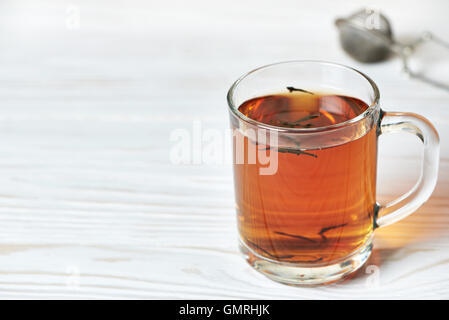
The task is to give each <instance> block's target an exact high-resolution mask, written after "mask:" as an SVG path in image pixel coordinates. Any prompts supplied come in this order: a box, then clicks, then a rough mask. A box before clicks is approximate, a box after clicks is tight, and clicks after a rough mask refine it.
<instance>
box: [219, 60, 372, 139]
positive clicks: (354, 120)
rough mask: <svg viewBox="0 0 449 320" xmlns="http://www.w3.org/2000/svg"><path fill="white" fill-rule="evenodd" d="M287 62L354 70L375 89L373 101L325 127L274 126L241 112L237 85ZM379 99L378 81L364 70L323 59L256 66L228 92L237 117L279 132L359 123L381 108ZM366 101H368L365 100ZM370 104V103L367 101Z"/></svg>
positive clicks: (304, 130) (320, 128)
mask: <svg viewBox="0 0 449 320" xmlns="http://www.w3.org/2000/svg"><path fill="white" fill-rule="evenodd" d="M285 64H316V65H326V66H331V67H337V68H340V69H342V70H346V71H350V72H354V73H356V74H358V75H360V76H361V77H362V78H364V79H365V80H366V81H367V82H368V83H369V85H370V86H371V89H372V90H373V92H372V93H373V99H372V101H371V102H370V103H369V107H368V108H367V109H366V110H365V111H364V112H363V113H361V114H359V115H358V116H356V117H354V118H352V119H349V120H347V121H344V122H340V123H336V124H332V125H329V126H323V127H316V128H286V127H278V126H273V125H269V124H266V123H263V122H260V121H257V120H254V119H251V118H249V117H247V116H245V115H244V114H243V113H241V112H240V111H239V110H238V107H239V106H236V105H235V103H234V93H235V90H236V89H237V87H238V86H239V85H240V84H241V83H242V82H243V81H244V80H245V79H246V78H247V77H248V76H250V75H252V74H255V73H257V72H259V71H263V70H266V69H269V68H271V67H276V66H280V65H285ZM379 99H380V92H379V88H378V87H377V85H376V83H375V82H374V81H373V80H372V79H371V78H370V77H368V76H367V75H366V74H364V73H363V72H361V71H359V70H357V69H355V68H351V67H348V66H346V65H343V64H340V63H335V62H328V61H321V60H289V61H281V62H276V63H271V64H267V65H264V66H261V67H259V68H256V69H254V70H251V71H249V72H247V73H245V74H244V75H242V76H241V77H239V78H238V79H237V80H236V81H235V82H234V83H233V84H232V86H231V88H230V89H229V91H228V94H227V101H228V107H229V109H230V110H231V112H232V114H234V116H236V117H237V118H239V119H241V120H243V121H245V122H247V123H249V124H252V125H255V126H257V127H260V128H264V129H267V130H275V131H279V132H288V133H301V132H303V133H313V132H323V131H328V130H333V129H338V128H342V127H346V126H348V125H351V124H354V123H357V122H359V121H361V120H363V119H365V118H367V117H368V116H369V115H371V114H372V113H373V112H375V111H376V110H378V109H380V107H379ZM365 103H366V101H365ZM367 104H368V103H367Z"/></svg>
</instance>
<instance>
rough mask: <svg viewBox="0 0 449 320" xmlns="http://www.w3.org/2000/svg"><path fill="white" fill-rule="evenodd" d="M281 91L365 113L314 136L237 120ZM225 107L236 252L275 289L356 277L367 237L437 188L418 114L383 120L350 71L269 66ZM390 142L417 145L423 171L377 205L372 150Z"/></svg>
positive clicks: (431, 143)
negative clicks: (325, 96)
mask: <svg viewBox="0 0 449 320" xmlns="http://www.w3.org/2000/svg"><path fill="white" fill-rule="evenodd" d="M287 86H292V87H295V88H301V89H305V90H307V91H310V92H325V93H330V94H339V95H344V96H349V97H354V98H358V99H360V100H361V101H363V102H365V103H366V104H367V105H368V108H367V109H366V111H364V112H363V113H362V114H360V115H358V116H357V117H355V118H352V119H350V120H348V121H345V122H342V123H337V124H333V125H329V126H326V127H315V128H285V127H277V126H272V125H269V124H265V123H261V122H258V121H256V120H253V119H250V118H248V117H246V116H245V115H244V114H242V113H241V112H239V110H238V107H239V106H240V105H241V104H242V103H243V102H245V101H248V100H249V99H252V98H255V97H261V96H266V95H270V94H277V93H279V92H283V91H285V88H286V87H287ZM227 98H228V105H229V110H230V118H231V127H232V129H233V149H234V183H235V197H236V210H237V222H238V228H239V235H240V249H241V251H242V253H243V254H244V256H245V258H246V260H247V261H248V262H249V263H250V264H251V265H252V266H253V267H254V268H255V269H256V270H258V271H259V272H261V273H263V274H265V275H266V276H268V277H269V278H271V279H273V280H275V281H278V282H281V283H286V284H292V285H316V284H324V283H331V282H334V281H337V280H339V279H341V278H343V277H344V276H346V275H348V274H350V273H352V272H354V271H355V270H357V269H358V268H360V267H361V266H362V265H363V264H364V263H365V262H366V261H367V259H368V257H369V256H370V254H371V251H372V238H373V232H374V230H375V229H376V228H379V227H382V226H385V225H389V224H391V223H394V222H396V221H398V220H400V219H402V218H404V217H406V216H408V215H409V214H411V213H412V212H414V211H415V210H416V209H417V208H418V207H420V206H421V205H422V204H423V203H424V202H425V201H426V200H427V199H428V198H429V197H430V195H431V193H432V191H433V189H434V187H435V184H436V181H437V174H438V161H439V137H438V133H437V132H436V130H435V128H434V127H433V126H432V124H431V123H430V122H429V121H428V120H426V119H425V118H423V117H422V116H420V115H417V114H413V113H405V112H384V111H382V110H381V109H380V106H379V90H378V88H377V86H376V84H375V83H374V82H373V81H372V80H371V79H370V78H369V77H367V76H366V75H364V74H363V73H361V72H359V71H357V70H355V69H352V68H349V67H346V66H343V65H339V64H334V63H328V62H319V61H289V62H281V63H277V64H272V65H268V66H264V67H261V68H258V69H256V70H253V71H251V72H249V73H247V74H246V75H244V76H242V77H241V78H240V79H238V80H237V81H236V82H235V83H234V84H233V85H232V87H231V89H230V90H229V92H228V96H227ZM388 132H407V133H411V134H414V135H416V136H417V137H418V138H419V139H420V140H421V141H422V143H423V145H424V148H423V155H424V156H423V162H422V171H421V175H420V178H419V180H418V182H417V183H416V185H415V186H414V187H413V188H412V189H411V190H410V191H409V192H407V193H406V194H404V195H403V196H401V197H400V198H398V199H396V200H394V201H392V202H390V203H386V204H378V203H377V202H376V198H375V197H376V169H377V140H378V137H379V135H380V134H384V133H388Z"/></svg>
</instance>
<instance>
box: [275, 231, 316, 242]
mask: <svg viewBox="0 0 449 320" xmlns="http://www.w3.org/2000/svg"><path fill="white" fill-rule="evenodd" d="M274 233H276V234H279V235H281V236H286V237H292V238H296V239H302V240H305V241H309V242H312V243H316V241H315V240H313V239H310V238H307V237H304V236H300V235H297V234H289V233H285V232H281V231H274Z"/></svg>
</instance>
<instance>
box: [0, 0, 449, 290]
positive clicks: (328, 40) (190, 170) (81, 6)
mask: <svg viewBox="0 0 449 320" xmlns="http://www.w3.org/2000/svg"><path fill="white" fill-rule="evenodd" d="M345 3H347V4H346V5H345V6H344V7H339V6H338V4H336V2H333V1H322V0H319V1H313V2H310V1H307V2H304V1H298V0H295V1H293V0H291V1H281V2H277V3H276V5H273V2H269V1H248V2H244V3H242V2H241V1H226V2H221V3H220V2H215V1H204V0H195V1H189V2H188V4H187V3H186V2H183V1H170V2H167V3H164V2H160V1H149V2H148V1H136V0H133V1H129V0H127V1H124V0H121V1H92V0H73V1H70V2H69V1H56V0H55V1H50V0H42V1H39V2H35V1H31V0H28V1H25V0H9V1H2V4H1V5H0V46H1V50H0V70H1V72H0V101H2V103H1V107H0V145H1V146H2V148H1V149H0V177H1V178H0V179H1V180H0V217H1V220H0V221H1V223H0V298H152V299H160V298H204V299H222V298H226V299H227V298H229V299H240V298H246V299H265V298H271V299H313V298H341V299H351V298H356V299H360V298H386V299H391V298H436V299H447V298H449V232H448V230H449V215H448V214H447V212H448V208H449V146H448V143H447V140H448V139H449V120H448V119H449V93H448V92H445V91H442V90H439V89H435V88H432V87H429V86H426V85H424V84H422V83H419V82H416V81H413V80H410V79H407V78H405V77H404V76H403V75H401V74H400V63H399V61H398V60H397V59H394V58H392V59H390V60H388V61H386V62H383V63H380V64H375V65H363V64H358V63H355V62H354V61H352V60H351V59H350V58H349V57H347V56H346V55H345V54H344V53H343V52H342V50H341V49H340V48H339V44H338V41H337V33H336V31H335V28H334V26H333V19H334V18H335V17H336V16H341V15H345V14H347V13H349V12H350V11H351V10H355V9H358V8H359V7H361V6H362V5H363V4H362V3H361V2H357V1H349V2H345ZM376 5H377V6H378V7H380V8H382V9H383V10H384V11H385V12H386V13H387V14H388V16H389V17H390V18H391V20H392V21H393V26H394V28H395V29H394V30H395V33H396V34H397V35H398V37H399V36H402V37H410V36H412V35H414V34H415V35H416V34H419V32H421V31H422V30H426V29H427V30H431V31H434V32H435V33H437V34H439V35H440V36H441V37H446V38H449V29H448V28H447V17H446V13H447V12H448V9H449V7H448V2H447V1H443V0H441V1H426V2H425V3H423V2H418V1H413V2H411V1H395V2H394V4H393V3H391V1H378V2H377V3H376ZM323 8H326V9H325V10H323ZM405 8H407V10H404V9H405ZM76 15H79V18H80V19H79V20H78V22H79V24H77V21H73V20H72V19H73V18H74V17H75V18H76ZM435 52H437V50H428V51H426V50H424V49H423V50H421V51H420V52H419V57H421V58H422V60H425V61H429V64H426V65H425V66H426V67H428V68H427V69H426V70H427V71H429V72H434V73H435V75H436V76H440V77H443V78H444V76H446V80H447V81H448V82H449V78H447V74H448V72H445V71H444V70H449V54H447V55H446V56H444V54H442V55H441V58H437V57H436V56H434V54H436V53H435ZM429 57H430V59H429ZM291 59H322V60H329V61H335V62H340V63H344V64H347V65H351V66H354V67H356V68H358V69H360V70H362V71H364V72H365V73H367V74H368V75H370V76H371V77H372V78H373V79H374V80H375V81H376V82H377V83H378V85H379V87H380V89H381V101H382V108H384V109H386V110H391V111H393V110H401V111H409V112H416V113H420V114H422V115H424V116H426V117H427V118H429V119H430V120H431V121H432V122H433V123H434V124H435V126H436V127H437V129H438V131H439V132H440V136H441V164H440V174H439V182H438V185H437V188H436V190H435V192H434V194H433V196H432V198H431V199H430V200H429V201H428V202H427V203H426V204H425V205H424V206H423V207H422V208H421V209H419V211H418V212H416V213H415V214H413V215H412V216H410V217H408V218H406V219H405V220H403V221H401V222H399V223H397V224H395V225H393V226H389V227H386V228H385V229H381V230H378V231H377V232H376V240H375V251H374V253H373V255H372V257H371V259H370V261H369V262H368V263H367V265H366V266H365V267H363V268H362V269H361V270H360V271H359V272H358V273H357V274H356V275H355V276H354V277H353V278H352V279H349V280H347V281H344V282H343V283H339V284H336V285H331V286H325V287H318V288H293V287H288V286H284V285H280V284H277V283H274V282H272V281H270V280H268V279H266V278H265V277H263V276H262V275H260V274H258V273H257V272H255V271H253V270H252V269H251V268H250V267H249V266H248V265H247V264H246V263H245V262H244V260H243V259H242V258H241V256H240V255H239V253H238V251H237V241H236V239H237V233H236V223H235V212H234V198H233V197H234V194H233V182H232V171H231V167H230V166H229V164H217V165H207V164H199V165H175V164H173V163H172V162H170V150H171V147H172V146H173V143H172V142H171V141H170V134H171V133H172V132H173V131H174V130H177V129H185V130H188V131H189V132H191V131H192V127H193V126H194V124H195V121H200V123H201V125H202V127H203V129H205V130H207V129H216V130H225V129H226V128H227V127H228V115H227V109H226V101H225V95H226V91H227V89H228V88H229V86H230V85H231V83H232V82H233V81H234V80H235V79H236V78H237V77H238V76H240V75H241V74H242V73H244V72H246V71H248V70H251V69H252V68H254V67H257V66H259V65H263V64H267V63H271V62H275V61H282V60H291ZM426 59H427V60H426ZM413 63H414V66H416V67H418V68H419V67H420V66H422V65H423V63H422V62H421V60H420V59H417V60H416V61H413ZM420 148H421V146H420V144H419V142H418V141H417V139H414V137H412V136H410V137H407V136H402V135H398V136H395V135H391V136H385V137H382V138H381V140H380V155H379V188H378V189H379V190H378V193H379V198H380V199H381V200H382V201H385V200H388V199H392V198H394V197H395V196H398V195H400V194H401V193H403V192H405V191H406V190H407V189H408V188H410V187H411V186H412V184H413V183H414V181H415V180H416V178H417V177H418V173H419V165H420V162H419V161H420V151H421V149H420Z"/></svg>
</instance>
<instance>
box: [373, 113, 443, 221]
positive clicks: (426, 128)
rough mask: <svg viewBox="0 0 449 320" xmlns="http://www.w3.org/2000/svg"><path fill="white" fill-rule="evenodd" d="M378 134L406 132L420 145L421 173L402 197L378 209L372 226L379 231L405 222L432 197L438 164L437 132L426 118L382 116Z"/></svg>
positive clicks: (387, 114) (405, 114)
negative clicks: (405, 219) (415, 137)
mask: <svg viewBox="0 0 449 320" xmlns="http://www.w3.org/2000/svg"><path fill="white" fill-rule="evenodd" d="M380 128H381V134H384V133H389V132H408V133H411V134H414V135H416V136H417V137H418V138H419V139H420V140H421V141H422V143H423V144H424V152H423V159H422V169H421V174H420V177H419V179H418V182H417V183H416V184H415V186H414V187H413V188H412V189H411V190H410V191H408V192H407V193H406V194H404V195H403V196H401V197H399V198H398V199H396V200H393V201H392V202H389V203H387V204H384V205H380V206H379V210H378V214H377V219H376V221H375V225H376V226H377V227H383V226H386V225H389V224H392V223H394V222H396V221H398V220H401V219H402V218H405V217H406V216H408V215H409V214H411V213H412V212H414V211H415V210H417V209H418V208H419V207H420V206H421V205H422V204H423V203H424V202H426V200H427V199H429V197H430V195H431V194H432V191H433V189H434V188H435V185H436V183H437V176H438V162H439V152H440V146H439V137H438V132H437V131H436V130H435V128H434V127H433V125H432V124H431V123H430V122H429V120H427V119H426V118H424V117H422V116H420V115H418V114H414V113H407V112H384V113H383V118H382V122H381V127H380Z"/></svg>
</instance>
